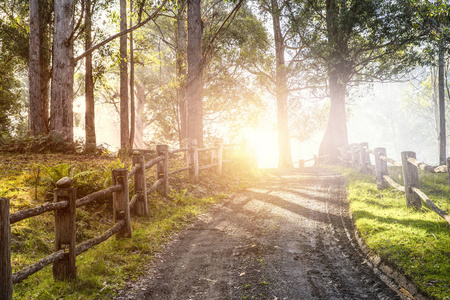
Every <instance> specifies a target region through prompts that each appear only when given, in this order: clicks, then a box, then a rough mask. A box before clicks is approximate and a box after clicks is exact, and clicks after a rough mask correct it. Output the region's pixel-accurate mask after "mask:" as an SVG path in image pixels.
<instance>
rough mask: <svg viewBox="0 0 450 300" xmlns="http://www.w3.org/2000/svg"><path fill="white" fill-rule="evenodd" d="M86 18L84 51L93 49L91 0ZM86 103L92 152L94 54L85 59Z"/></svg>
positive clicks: (94, 137) (93, 146) (89, 148)
mask: <svg viewBox="0 0 450 300" xmlns="http://www.w3.org/2000/svg"><path fill="white" fill-rule="evenodd" d="M84 5H85V6H86V7H85V17H84V22H85V23H84V35H85V43H84V49H85V50H88V49H90V48H91V47H92V12H93V6H92V5H93V3H92V1H91V0H85V3H84ZM85 66H86V72H85V75H84V76H85V80H84V84H85V91H84V92H85V103H86V111H85V115H84V119H85V135H86V151H92V150H93V149H95V147H96V144H97V138H96V135H95V102H94V78H93V74H92V53H89V54H87V55H86V58H85Z"/></svg>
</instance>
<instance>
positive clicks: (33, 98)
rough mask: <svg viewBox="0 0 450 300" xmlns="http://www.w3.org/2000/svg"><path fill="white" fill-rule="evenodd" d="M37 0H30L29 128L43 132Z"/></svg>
mask: <svg viewBox="0 0 450 300" xmlns="http://www.w3.org/2000/svg"><path fill="white" fill-rule="evenodd" d="M40 33H41V30H40V22H39V0H31V1H30V62H29V70H28V78H29V94H30V113H29V120H30V130H31V132H32V133H33V134H40V133H45V131H46V130H45V125H44V124H45V122H46V120H45V119H44V118H43V115H42V111H43V107H42V103H41V64H40V62H41V59H40V49H41V47H40Z"/></svg>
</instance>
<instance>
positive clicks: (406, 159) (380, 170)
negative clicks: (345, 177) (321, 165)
mask: <svg viewBox="0 0 450 300" xmlns="http://www.w3.org/2000/svg"><path fill="white" fill-rule="evenodd" d="M355 149H364V150H363V151H361V150H360V151H356V150H355ZM338 150H339V152H340V157H339V159H340V161H341V162H342V164H343V165H344V166H347V167H353V168H357V169H358V168H359V169H360V170H361V171H362V172H364V173H373V171H375V175H376V179H377V186H378V189H384V188H387V187H388V186H391V187H393V188H394V189H396V190H398V191H401V192H403V193H405V195H406V205H407V206H409V207H415V208H420V207H422V201H423V202H424V203H426V204H427V206H428V207H429V208H430V209H431V210H432V211H434V212H435V213H437V214H438V215H439V216H440V217H442V218H443V219H444V220H445V221H447V223H449V224H450V215H449V214H448V213H447V212H446V211H444V210H442V209H441V208H439V207H438V206H437V205H436V204H435V203H433V201H431V200H430V198H428V196H427V195H426V194H425V193H424V192H423V191H421V190H420V188H419V175H418V171H417V170H418V169H421V170H424V171H426V172H430V173H447V174H448V175H447V176H448V181H449V186H450V172H449V171H450V168H449V165H450V157H449V158H447V164H446V165H439V166H430V165H428V164H426V163H424V162H421V161H419V160H417V159H416V153H415V152H412V151H404V152H402V153H401V156H402V161H401V162H398V161H396V160H394V159H392V158H389V157H388V156H387V155H386V149H385V148H375V149H373V150H371V149H369V148H368V143H361V144H351V145H350V146H348V147H342V148H338ZM357 152H359V154H360V155H359V156H358V155H354V154H355V153H357ZM369 154H370V155H373V156H374V160H375V166H373V165H372V164H371V163H370V159H369V156H368V155H369ZM387 163H389V164H391V165H393V166H397V167H402V172H403V181H404V185H400V184H398V183H397V182H395V181H394V180H393V179H392V178H391V177H389V176H388V168H387Z"/></svg>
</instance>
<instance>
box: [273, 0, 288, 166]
mask: <svg viewBox="0 0 450 300" xmlns="http://www.w3.org/2000/svg"><path fill="white" fill-rule="evenodd" d="M272 20H273V33H274V37H275V56H276V83H275V92H276V97H277V127H278V151H279V154H278V167H279V168H285V167H292V157H291V144H290V138H289V125H288V124H289V123H288V89H287V74H286V65H285V60H284V50H285V49H284V48H285V46H284V38H283V34H282V33H281V26H280V9H279V7H278V0H272Z"/></svg>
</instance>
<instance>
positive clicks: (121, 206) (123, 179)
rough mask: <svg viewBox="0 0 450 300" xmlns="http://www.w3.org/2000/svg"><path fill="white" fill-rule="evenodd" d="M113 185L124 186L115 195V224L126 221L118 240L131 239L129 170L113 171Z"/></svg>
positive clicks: (118, 234) (119, 232) (117, 237)
mask: <svg viewBox="0 0 450 300" xmlns="http://www.w3.org/2000/svg"><path fill="white" fill-rule="evenodd" d="M112 184H113V185H117V184H120V185H122V189H121V190H120V191H117V192H114V193H113V216H114V223H117V221H120V220H124V221H125V224H124V225H123V227H122V228H121V229H120V230H119V231H118V232H117V234H116V239H121V238H130V237H131V223H130V194H129V191H128V190H129V187H128V170H127V169H115V170H112Z"/></svg>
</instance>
